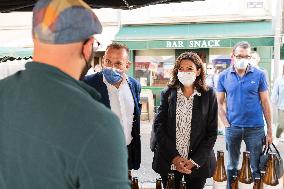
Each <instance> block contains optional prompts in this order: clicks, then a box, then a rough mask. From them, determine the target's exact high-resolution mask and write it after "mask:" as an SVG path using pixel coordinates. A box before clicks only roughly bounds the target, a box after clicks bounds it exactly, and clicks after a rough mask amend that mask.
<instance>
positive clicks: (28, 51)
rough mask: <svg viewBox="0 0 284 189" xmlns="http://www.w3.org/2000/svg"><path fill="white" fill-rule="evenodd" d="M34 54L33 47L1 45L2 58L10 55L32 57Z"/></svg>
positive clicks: (0, 55)
mask: <svg viewBox="0 0 284 189" xmlns="http://www.w3.org/2000/svg"><path fill="white" fill-rule="evenodd" d="M32 55H33V48H17V47H10V48H9V47H0V58H2V57H5V56H9V57H14V58H18V57H30V56H32Z"/></svg>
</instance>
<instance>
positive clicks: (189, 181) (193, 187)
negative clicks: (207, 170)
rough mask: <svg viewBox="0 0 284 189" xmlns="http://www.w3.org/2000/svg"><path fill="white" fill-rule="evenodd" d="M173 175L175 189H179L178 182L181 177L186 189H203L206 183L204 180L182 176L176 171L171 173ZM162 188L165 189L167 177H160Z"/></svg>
mask: <svg viewBox="0 0 284 189" xmlns="http://www.w3.org/2000/svg"><path fill="white" fill-rule="evenodd" d="M173 173H174V174H175V181H174V183H175V189H178V188H179V185H180V181H181V180H182V177H184V181H185V182H186V189H203V188H204V185H205V183H206V178H190V175H187V174H182V173H180V172H178V171H173ZM161 177H162V182H163V187H164V188H166V186H167V181H168V176H167V175H165V176H164V175H161Z"/></svg>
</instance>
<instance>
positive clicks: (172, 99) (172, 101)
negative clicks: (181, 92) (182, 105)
mask: <svg viewBox="0 0 284 189" xmlns="http://www.w3.org/2000/svg"><path fill="white" fill-rule="evenodd" d="M168 104H169V107H168V112H169V115H170V117H169V119H168V121H170V122H171V123H170V124H169V125H172V126H173V127H172V128H171V132H172V133H176V107H177V90H176V89H173V90H171V93H170V96H169V97H168Z"/></svg>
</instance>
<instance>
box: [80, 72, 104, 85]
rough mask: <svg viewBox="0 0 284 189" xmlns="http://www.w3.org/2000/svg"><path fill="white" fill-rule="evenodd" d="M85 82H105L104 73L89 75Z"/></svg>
mask: <svg viewBox="0 0 284 189" xmlns="http://www.w3.org/2000/svg"><path fill="white" fill-rule="evenodd" d="M83 81H84V82H86V83H88V82H94V81H97V82H98V81H103V73H102V72H97V73H95V74H91V75H87V76H85V78H84V80H83Z"/></svg>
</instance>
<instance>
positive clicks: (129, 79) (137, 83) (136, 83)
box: [127, 76, 140, 86]
mask: <svg viewBox="0 0 284 189" xmlns="http://www.w3.org/2000/svg"><path fill="white" fill-rule="evenodd" d="M127 78H128V81H129V82H131V83H132V84H135V85H139V86H140V83H139V82H138V80H137V79H135V78H134V77H131V76H127Z"/></svg>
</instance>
